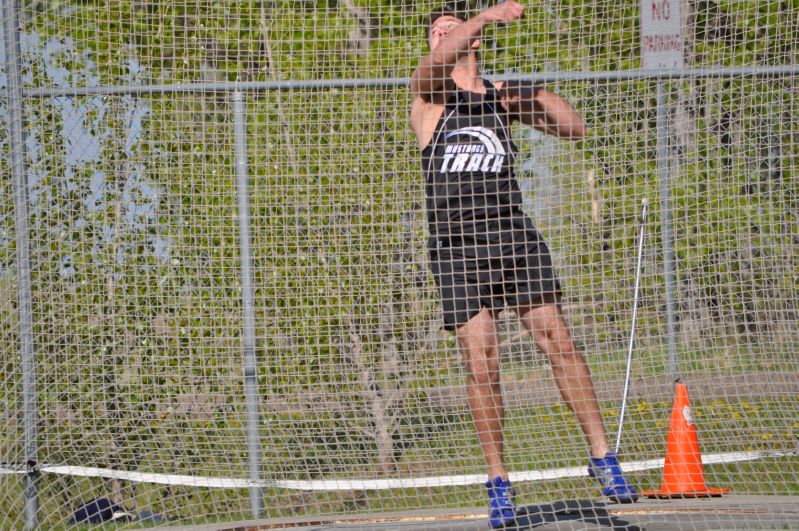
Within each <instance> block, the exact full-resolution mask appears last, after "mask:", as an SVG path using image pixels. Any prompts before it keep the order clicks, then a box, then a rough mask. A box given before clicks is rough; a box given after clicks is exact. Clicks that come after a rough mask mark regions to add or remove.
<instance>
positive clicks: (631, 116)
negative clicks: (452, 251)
mask: <svg viewBox="0 0 799 531" xmlns="http://www.w3.org/2000/svg"><path fill="white" fill-rule="evenodd" d="M17 3H18V4H19V6H15V4H17ZM17 3H15V2H11V1H8V0H7V1H5V2H4V11H3V17H4V20H3V21H2V22H3V24H4V27H5V28H8V27H9V26H11V27H18V30H17V31H16V33H15V34H16V36H17V37H18V40H19V46H18V49H16V50H15V49H14V46H12V45H11V44H9V42H10V39H9V38H8V34H7V33H6V34H5V36H4V39H5V44H6V46H5V47H3V48H0V53H2V56H1V57H0V59H2V61H0V85H1V86H3V87H4V90H3V91H2V92H0V123H2V127H1V128H0V173H1V174H2V175H4V176H8V178H4V179H2V180H0V194H1V196H2V202H0V334H2V341H0V349H1V350H0V352H1V356H2V357H1V358H0V359H1V360H2V364H0V379H2V380H1V381H2V384H3V385H2V386H0V421H2V424H3V426H4V429H3V430H2V431H0V514H2V515H3V516H2V517H0V528H4V529H5V528H8V529H12V528H20V527H22V526H23V525H26V524H27V525H29V524H30V523H31V521H32V518H33V517H32V516H31V514H32V513H31V511H30V510H29V508H30V506H31V505H30V500H31V499H32V498H35V499H36V500H38V505H39V507H38V510H37V511H35V515H36V517H35V518H36V521H37V522H38V525H40V526H43V527H57V526H63V525H66V524H68V523H69V522H71V521H74V519H75V516H76V510H78V509H80V508H81V507H82V506H83V508H84V509H85V507H86V505H85V504H87V503H88V502H90V501H92V500H98V499H108V500H110V502H112V503H113V504H115V506H116V510H117V513H118V514H122V513H124V515H123V516H125V518H129V519H131V520H135V521H136V523H133V524H131V525H156V524H161V525H168V524H188V523H203V522H213V521H232V520H237V519H247V518H252V517H253V515H256V516H261V517H264V518H279V517H290V516H297V515H352V514H361V513H375V512H377V513H381V512H388V511H404V510H410V509H427V508H452V509H455V508H458V507H470V506H473V505H482V504H484V498H485V492H484V491H485V488H484V487H483V482H484V481H485V479H486V473H485V472H486V471H485V468H486V465H485V461H484V457H483V454H482V453H481V449H480V445H479V443H478V438H477V435H476V433H475V427H474V425H473V421H472V417H471V415H470V411H469V407H468V405H467V386H466V382H467V377H466V376H467V375H466V370H465V369H464V366H463V360H462V356H461V354H460V353H459V350H458V345H457V341H456V336H455V335H454V334H452V333H451V332H449V331H447V330H446V329H445V328H444V321H443V318H442V306H441V298H440V295H439V291H438V289H437V287H436V283H435V281H434V278H433V274H432V272H431V264H430V255H429V252H428V249H427V240H428V237H429V235H430V234H429V227H428V225H427V223H426V209H425V181H424V172H423V168H422V164H421V155H420V153H419V147H418V145H417V140H416V138H415V137H414V135H413V132H412V130H411V129H410V127H409V119H408V116H409V110H410V106H411V98H412V96H411V92H410V91H409V90H408V86H407V80H408V78H409V76H410V75H411V73H412V72H413V71H414V69H415V68H416V66H417V65H418V63H419V61H420V59H421V58H422V57H423V56H424V55H426V54H427V53H428V48H427V44H426V42H427V37H428V36H427V30H428V21H427V15H428V13H429V12H430V10H431V9H433V8H434V7H436V6H437V4H436V3H434V2H427V1H425V2H403V1H391V0H368V1H367V0H358V1H354V0H346V1H344V0H342V1H340V2H337V1H326V2H306V1H299V0H297V1H268V2H267V1H238V0H230V1H224V2H208V1H201V2H187V1H184V0H170V1H168V2H167V1H160V0H151V1H146V2H145V1H128V2H117V1H105V2H80V1H72V0H65V1H61V2H38V1H31V2H17ZM645 4H646V3H645ZM654 4H657V6H658V8H659V9H672V7H673V6H672V7H670V6H668V4H669V2H668V1H666V2H665V3H664V2H655V3H654ZM488 5H489V3H487V2H476V1H462V2H456V3H450V7H452V8H454V9H456V10H457V12H458V13H460V14H461V15H462V16H464V17H469V16H473V15H476V14H477V13H479V12H481V10H483V9H485V8H486V7H488ZM679 6H680V11H679V13H680V17H681V21H680V27H681V32H682V39H683V43H682V46H683V49H682V52H681V59H682V62H683V66H682V67H681V69H678V70H668V71H667V70H664V71H663V76H661V77H657V76H653V75H651V72H650V73H649V74H647V73H646V72H647V71H642V70H639V67H641V59H640V57H641V47H640V42H641V34H640V31H639V22H640V18H639V2H635V1H631V0H622V1H619V2H615V3H609V2H604V1H601V0H544V1H541V2H537V3H535V4H529V5H527V6H526V13H525V16H524V18H522V19H520V20H516V21H513V22H510V23H508V24H502V25H489V26H487V27H486V28H485V30H484V32H483V34H482V36H481V39H480V47H479V58H480V64H481V67H482V70H483V74H484V75H485V77H486V78H487V79H491V80H502V79H506V78H523V77H525V76H527V77H529V78H531V79H534V78H535V76H538V78H535V79H539V80H541V79H542V80H544V81H539V83H541V84H542V85H545V86H546V89H547V90H548V91H551V92H552V93H555V94H558V95H560V96H561V97H562V98H563V99H564V100H566V101H568V102H569V103H570V104H571V106H572V107H573V108H574V109H575V110H576V111H577V112H578V113H579V114H580V115H581V116H582V118H583V120H584V121H585V123H586V124H587V126H588V133H587V135H586V136H585V137H584V138H582V139H580V140H578V141H575V142H567V141H563V140H560V139H557V138H555V137H554V136H552V135H547V134H544V133H542V132H541V131H539V130H537V129H535V128H531V127H526V126H521V125H520V126H518V127H515V128H514V129H513V133H512V139H513V141H514V143H515V145H516V146H517V148H518V150H517V153H516V166H515V171H516V177H517V178H518V183H519V187H520V190H521V193H522V195H521V197H522V200H521V206H520V208H521V209H522V210H523V211H524V212H525V213H526V214H527V215H529V216H530V218H531V219H532V220H533V222H534V223H535V226H536V228H537V229H538V231H539V232H540V233H541V234H542V235H543V237H544V239H545V240H546V242H547V244H548V246H549V248H550V251H551V254H552V260H553V263H554V266H555V269H556V271H557V274H558V277H559V279H560V282H561V285H562V290H563V300H562V311H563V314H564V316H565V319H566V322H567V323H568V325H569V328H570V330H571V333H572V336H573V338H574V343H575V344H576V345H577V347H578V348H579V350H580V351H581V352H582V353H583V354H584V356H585V358H586V359H587V361H588V364H589V365H590V367H591V372H592V374H593V380H594V384H595V387H596V392H597V394H598V398H599V404H600V406H601V410H602V413H603V416H604V419H605V428H606V431H607V433H608V439H609V440H610V443H611V445H612V443H614V442H615V441H614V440H613V439H614V437H613V435H614V434H615V433H616V428H617V427H618V425H619V414H620V407H621V401H622V394H623V392H624V391H623V387H624V385H623V382H624V379H625V373H626V370H627V369H628V364H627V359H628V348H629V346H630V344H631V337H630V336H631V330H632V327H633V326H635V342H634V350H633V356H632V362H631V364H630V366H629V370H630V375H631V378H630V381H629V399H628V401H627V403H626V405H627V409H626V416H625V417H624V424H623V427H624V429H623V431H622V432H621V440H620V443H621V444H620V448H621V452H620V453H621V455H622V458H623V463H624V464H625V467H627V468H628V469H629V477H630V479H631V480H632V481H633V482H634V483H635V484H636V485H638V486H639V487H641V488H657V487H658V486H659V485H660V482H661V470H662V461H659V462H658V459H662V457H663V452H664V449H665V443H666V436H667V432H668V429H669V414H670V409H671V400H672V393H673V380H674V379H675V377H676V376H677V375H679V376H681V377H682V378H683V380H684V381H685V382H687V384H688V385H689V387H690V389H691V398H692V405H693V417H694V420H695V423H696V426H697V427H698V429H699V437H700V441H701V447H702V452H703V455H704V457H705V460H706V464H707V466H706V467H705V476H706V478H707V481H708V484H711V485H716V484H717V485H724V486H733V491H734V492H737V493H745V494H764V495H795V494H797V484H799V461H798V460H797V457H796V445H797V440H798V439H797V438H798V437H799V407H798V406H799V399H797V396H799V395H797V382H798V381H799V378H797V376H799V358H798V357H797V351H798V350H799V349H798V348H797V347H799V333H798V332H797V324H798V321H799V308H797V296H796V295H797V288H798V287H799V284H798V283H799V258H797V257H798V256H799V253H797V245H799V221H797V217H796V212H797V208H798V207H799V204H797V200H798V199H799V196H798V195H797V194H798V193H799V187H798V184H799V173H798V172H799V170H798V169H797V160H798V159H797V156H798V155H799V124H798V123H797V121H796V116H797V115H799V86H797V64H799V61H798V60H797V59H798V58H799V4H797V2H795V1H744V0H736V1H722V0H718V1H715V0H714V1H701V2H700V1H693V0H690V1H683V2H680V3H679ZM669 12H670V13H674V12H675V11H669ZM12 20H13V21H14V22H15V23H16V26H15V25H12V24H9V21H12ZM12 44H13V43H12ZM17 54H18V55H17ZM13 61H18V64H19V66H21V77H20V79H19V80H18V81H19V82H20V83H21V84H22V91H21V93H19V94H16V93H15V92H14V91H13V90H11V88H9V87H12V85H13V84H12V83H11V82H10V80H9V78H8V74H9V65H11V64H12V63H13ZM735 69H738V70H735ZM747 69H748V70H747ZM636 72H637V74H636ZM675 72H676V73H675ZM731 72H737V73H736V74H733V73H731ZM621 74H625V75H621ZM6 89H7V90H6ZM234 93H235V95H237V96H236V97H239V98H240V100H239V103H241V104H242V105H241V109H243V113H242V114H241V115H239V118H240V119H241V121H239V122H237V121H236V120H237V117H236V116H237V115H236V113H235V112H234V111H235V110H236V109H235V104H236V101H235V98H234ZM17 103H21V105H22V119H21V120H17V119H16V118H15V115H14V113H13V112H11V111H10V109H11V106H12V104H17ZM659 103H660V104H659ZM237 126H238V127H239V129H238V130H237ZM242 126H243V127H242ZM15 128H16V129H15ZM15 130H17V131H21V132H22V133H23V135H24V136H23V138H24V142H22V143H19V142H16V141H14V131H15ZM659 132H660V135H659ZM664 141H665V143H664ZM12 152H16V153H18V154H19V153H21V154H22V156H23V160H24V175H22V176H19V175H16V174H15V172H16V169H15V167H16V166H15V164H14V162H13V157H12ZM659 153H660V155H658V154H659ZM465 163H466V162H465V161H464V164H465ZM12 177H14V178H12ZM15 179H18V181H15ZM23 182H24V183H25V184H24V190H21V189H20V184H19V183H23ZM23 192H24V193H23ZM20 201H23V202H24V206H25V208H26V222H27V226H26V227H24V230H18V229H19V217H18V215H19V213H20V212H21V210H20V208H21V206H23V205H22V204H21V203H20ZM645 202H647V203H648V212H647V213H646V215H645V216H643V218H642V206H643V204H644V203H645ZM245 214H246V215H245ZM15 216H17V217H15ZM640 235H643V236H644V239H643V245H642V252H641V254H640V258H641V269H640V275H637V274H636V271H637V262H638V258H639V253H638V244H639V237H640ZM20 246H25V248H26V249H28V250H29V255H28V256H27V257H26V258H25V259H26V261H27V262H28V263H27V264H25V266H24V267H21V266H20V263H19V260H20V256H25V254H24V253H23V254H22V255H21V254H20V252H19V251H20ZM245 249H246V251H247V252H246V253H244V252H243V250H245ZM672 253H673V260H671V261H670V260H669V258H670V257H671V256H672ZM670 264H671V265H672V266H673V274H672V273H670V267H669V265H670ZM21 271H22V272H23V273H24V272H25V271H29V274H30V279H29V284H28V285H27V286H28V287H27V288H25V285H26V283H25V282H24V280H25V279H24V278H20V272H21ZM636 284H638V285H639V286H640V291H639V298H638V299H637V301H636V302H637V304H636V308H635V310H636V318H635V321H633V302H634V299H635V297H634V295H635V294H634V287H635V286H636ZM25 297H29V298H30V301H31V308H32V312H31V313H32V315H30V316H29V317H30V322H28V317H26V316H25V312H20V308H21V306H24V305H23V304H21V301H23V300H24V299H25ZM518 317H519V316H518V315H517V312H515V311H513V310H512V309H511V308H507V309H505V310H504V311H501V312H499V313H498V314H497V321H498V325H499V328H498V330H499V332H498V342H499V348H500V356H501V361H502V377H501V378H502V387H503V390H504V397H505V406H506V416H507V418H506V421H505V459H506V464H507V468H508V470H509V471H510V473H511V477H512V478H513V479H514V481H516V483H517V490H519V493H520V497H523V498H524V499H526V500H530V501H532V500H536V501H540V502H553V501H557V500H574V499H584V498H595V497H597V496H598V495H599V490H598V489H597V488H596V485H595V484H594V482H593V481H592V480H589V479H587V478H586V477H584V476H586V475H587V474H585V470H584V468H585V464H586V462H587V458H586V456H587V451H588V450H587V446H586V441H585V438H584V436H583V433H582V431H581V429H580V425H579V423H578V421H577V419H576V417H575V416H574V414H573V413H572V412H571V411H569V408H568V407H567V405H565V404H564V403H563V402H562V401H561V399H560V395H559V394H558V388H557V385H556V382H555V379H554V377H553V376H552V372H551V370H550V367H549V364H550V363H549V359H548V357H547V356H546V355H544V354H543V353H542V352H541V351H540V350H539V349H537V348H536V346H535V341H534V338H532V337H531V335H530V333H529V332H528V331H527V330H526V329H525V328H524V327H523V326H521V325H520V322H519V319H518ZM26 338H30V339H31V341H32V345H33V358H32V359H31V358H26V355H25V352H24V349H22V348H20V345H21V343H24V341H25V339H26ZM26 393H29V394H26ZM30 393H32V394H33V396H34V397H35V403H34V404H33V408H34V409H33V410H31V408H30V407H29V408H26V407H25V398H24V397H26V396H27V397H28V398H30V396H31V394H30ZM253 393H255V394H253ZM34 480H35V483H34V484H35V488H32V489H28V490H27V493H26V489H25V485H26V481H34ZM84 514H85V513H84Z"/></svg>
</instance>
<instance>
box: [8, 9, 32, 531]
mask: <svg viewBox="0 0 799 531" xmlns="http://www.w3.org/2000/svg"><path fill="white" fill-rule="evenodd" d="M2 18H3V35H4V38H3V45H4V47H5V59H6V61H5V63H6V65H5V66H6V78H7V79H6V82H7V85H8V88H7V91H8V129H9V145H10V148H11V173H12V174H13V178H14V213H15V215H14V222H15V224H16V245H17V289H18V291H19V342H20V359H21V370H22V408H23V412H22V414H23V445H24V455H25V466H26V467H27V471H26V474H25V480H24V481H25V485H24V495H25V528H26V529H35V528H37V527H38V512H39V492H38V484H37V483H38V481H37V478H38V470H37V469H38V456H37V454H38V447H37V446H36V438H37V419H36V364H35V361H36V355H35V351H34V345H33V295H32V293H31V264H30V236H29V226H28V179H27V168H26V160H25V159H26V154H25V122H24V117H23V107H22V97H23V95H22V64H21V60H20V44H19V23H18V21H17V6H16V2H15V0H3V11H2Z"/></svg>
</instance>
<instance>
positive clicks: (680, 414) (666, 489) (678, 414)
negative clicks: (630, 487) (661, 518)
mask: <svg viewBox="0 0 799 531" xmlns="http://www.w3.org/2000/svg"><path fill="white" fill-rule="evenodd" d="M676 384H677V387H676V389H675V391H674V405H673V407H672V410H671V419H670V420H669V436H668V439H667V440H666V462H665V464H664V466H663V483H662V484H661V486H660V490H645V491H643V492H642V494H643V495H644V496H647V497H648V498H707V497H709V496H721V495H722V494H725V493H727V492H729V491H730V489H726V488H725V489H710V488H708V487H706V486H705V474H704V472H703V467H702V456H701V454H700V453H699V438H698V437H697V436H696V427H695V426H694V419H693V416H692V415H691V404H690V403H689V401H688V389H687V388H686V386H685V384H684V383H682V381H681V380H677V382H676Z"/></svg>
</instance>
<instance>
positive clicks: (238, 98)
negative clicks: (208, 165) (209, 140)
mask: <svg viewBox="0 0 799 531" xmlns="http://www.w3.org/2000/svg"><path fill="white" fill-rule="evenodd" d="M232 99H233V130H234V143H235V152H236V177H237V193H238V210H239V212H238V223H239V248H240V260H241V306H242V314H243V315H242V317H243V327H244V330H243V345H242V347H243V358H244V393H245V399H246V402H247V450H248V453H249V479H250V481H251V482H252V483H253V486H251V487H250V509H251V510H252V514H253V516H254V517H258V516H260V514H261V506H262V497H263V493H262V489H261V487H260V485H259V483H260V480H261V443H260V438H259V435H258V420H259V411H258V410H259V399H258V367H257V360H256V356H255V303H254V298H255V297H254V287H253V284H254V282H253V264H252V253H251V249H252V230H251V228H250V185H249V175H248V159H247V109H246V102H245V99H244V95H243V94H242V93H241V92H239V91H235V92H233V97H232Z"/></svg>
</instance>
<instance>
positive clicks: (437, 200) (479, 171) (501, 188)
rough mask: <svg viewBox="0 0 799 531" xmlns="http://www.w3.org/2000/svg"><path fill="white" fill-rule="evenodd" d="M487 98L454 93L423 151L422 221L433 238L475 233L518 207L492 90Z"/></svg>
mask: <svg viewBox="0 0 799 531" xmlns="http://www.w3.org/2000/svg"><path fill="white" fill-rule="evenodd" d="M483 83H484V85H485V87H486V91H487V93H486V94H479V93H474V92H468V91H463V90H456V91H454V92H453V93H452V94H451V95H450V98H449V100H448V101H447V103H446V106H445V109H444V112H443V114H442V116H441V118H440V120H439V123H438V126H437V127H436V130H435V133H434V134H433V139H432V141H431V142H430V144H429V145H428V146H427V147H426V148H425V149H424V150H423V151H422V164H423V167H424V170H425V179H426V196H427V201H426V206H427V220H428V225H429V230H430V235H431V236H432V237H436V236H449V237H452V236H454V237H458V236H461V235H468V234H474V233H475V231H476V232H478V233H479V232H481V231H480V226H481V225H482V224H483V223H484V222H485V221H486V220H492V219H497V218H501V217H505V216H507V215H509V214H511V213H512V212H514V211H516V210H518V209H519V207H520V206H521V203H522V196H521V191H520V190H519V185H518V182H517V181H516V178H515V177H514V175H513V162H514V158H515V152H516V150H517V148H516V146H515V145H514V143H513V141H512V140H511V136H510V135H511V133H510V124H509V123H508V121H507V115H505V114H504V109H503V108H502V107H501V105H500V101H499V95H498V93H497V91H496V89H495V88H494V86H493V85H492V84H491V83H490V82H489V81H487V80H483Z"/></svg>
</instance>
